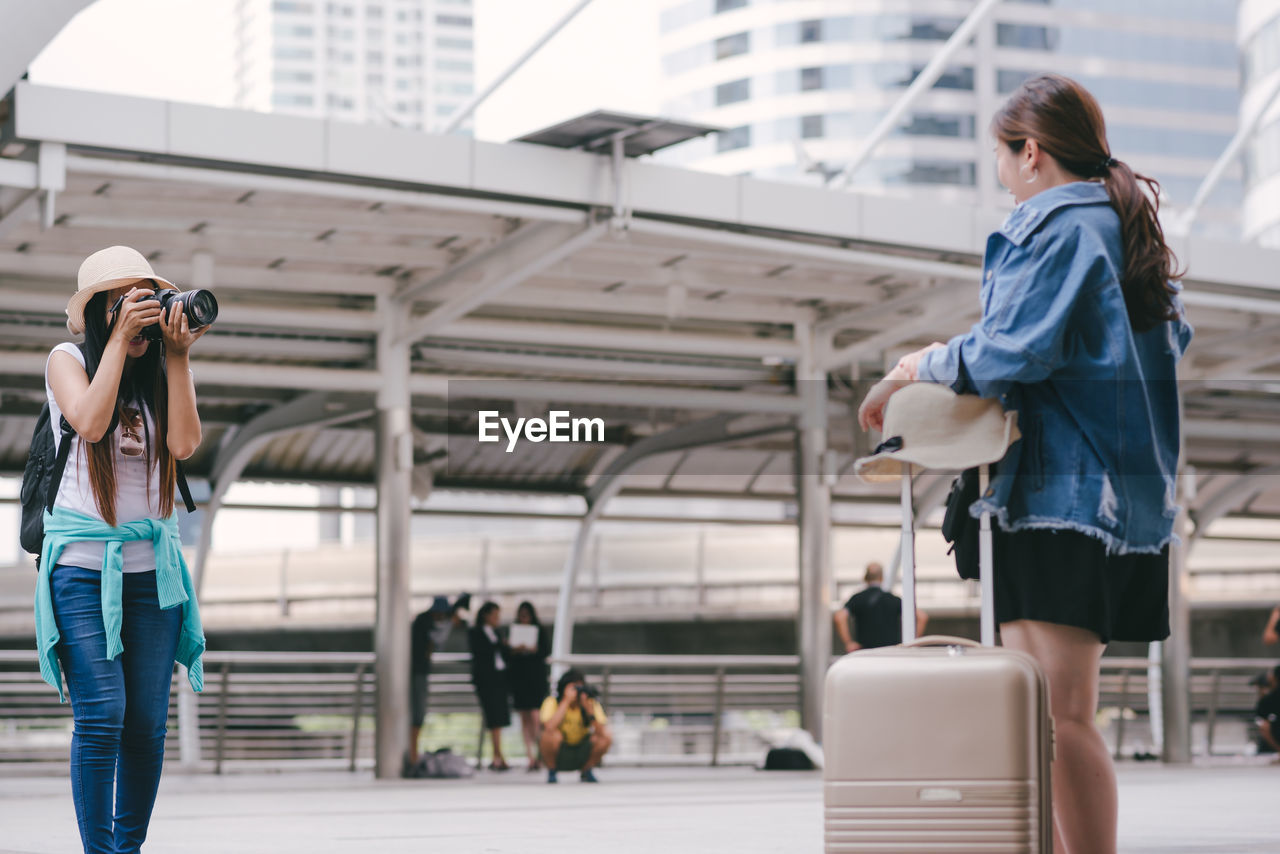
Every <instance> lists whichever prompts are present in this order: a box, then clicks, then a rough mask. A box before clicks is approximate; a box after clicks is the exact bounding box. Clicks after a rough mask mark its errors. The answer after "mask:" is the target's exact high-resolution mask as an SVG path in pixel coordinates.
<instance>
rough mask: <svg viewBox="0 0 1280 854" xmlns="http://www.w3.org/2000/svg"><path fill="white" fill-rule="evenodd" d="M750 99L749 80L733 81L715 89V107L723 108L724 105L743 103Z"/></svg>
mask: <svg viewBox="0 0 1280 854" xmlns="http://www.w3.org/2000/svg"><path fill="white" fill-rule="evenodd" d="M750 97H751V80H750V79H749V78H745V77H744V78H743V79H741V80H734V81H733V82H731V83H721V84H720V85H719V86H717V87H716V106H717V107H723V106H724V105H725V104H736V103H738V102H739V101H745V100H747V99H748V98H750Z"/></svg>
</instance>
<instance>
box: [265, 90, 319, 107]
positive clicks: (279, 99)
mask: <svg viewBox="0 0 1280 854" xmlns="http://www.w3.org/2000/svg"><path fill="white" fill-rule="evenodd" d="M271 103H272V104H274V105H275V106H277V107H314V106H315V103H316V102H315V98H313V97H312V96H310V95H297V94H294V93H292V92H276V93H275V94H274V95H272V96H271Z"/></svg>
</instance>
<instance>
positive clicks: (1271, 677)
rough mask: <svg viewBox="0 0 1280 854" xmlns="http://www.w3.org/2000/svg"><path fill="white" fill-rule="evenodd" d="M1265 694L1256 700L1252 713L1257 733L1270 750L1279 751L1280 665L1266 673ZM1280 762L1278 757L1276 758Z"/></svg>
mask: <svg viewBox="0 0 1280 854" xmlns="http://www.w3.org/2000/svg"><path fill="white" fill-rule="evenodd" d="M1263 687H1264V690H1265V692H1266V693H1265V694H1263V696H1262V698H1261V699H1259V700H1258V705H1257V707H1256V708H1255V709H1254V714H1255V715H1256V716H1257V719H1258V735H1259V736H1261V737H1262V741H1263V742H1264V743H1265V744H1267V745H1268V746H1269V747H1270V748H1271V749H1272V750H1274V751H1276V752H1277V753H1280V665H1277V666H1276V667H1274V668H1272V669H1271V671H1270V672H1269V673H1268V674H1267V681H1266V684H1265V686H1263ZM1276 761H1277V762H1280V759H1277V760H1276Z"/></svg>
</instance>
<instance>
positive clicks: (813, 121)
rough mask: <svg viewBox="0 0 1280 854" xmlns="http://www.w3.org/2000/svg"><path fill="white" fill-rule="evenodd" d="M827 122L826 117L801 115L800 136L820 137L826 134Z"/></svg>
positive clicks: (802, 137) (803, 137)
mask: <svg viewBox="0 0 1280 854" xmlns="http://www.w3.org/2000/svg"><path fill="white" fill-rule="evenodd" d="M826 129H827V123H826V121H825V117H824V116H821V115H816V116H801V117H800V138H801V139H819V138H821V137H823V136H826Z"/></svg>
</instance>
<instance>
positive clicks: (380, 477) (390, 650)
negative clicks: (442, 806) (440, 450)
mask: <svg viewBox="0 0 1280 854" xmlns="http://www.w3.org/2000/svg"><path fill="white" fill-rule="evenodd" d="M379 309H380V313H381V315H382V330H381V331H380V332H379V334H378V371H379V372H380V374H381V375H382V382H381V386H380V387H379V391H378V400H377V459H376V463H375V466H376V469H377V481H378V509H377V612H376V619H375V623H374V633H373V639H374V652H375V656H376V658H375V664H374V670H375V675H376V683H377V694H376V696H377V700H376V712H377V714H376V721H377V729H376V731H375V738H374V744H375V749H374V760H375V765H374V773H375V775H376V776H377V777H378V779H381V780H386V779H392V778H396V777H399V776H400V770H401V762H402V760H403V757H404V756H405V752H406V751H407V749H408V747H409V514H410V506H409V498H410V494H411V487H412V474H413V431H412V425H411V423H410V419H409V344H408V343H407V342H405V343H400V344H397V343H395V342H396V340H397V338H399V336H400V334H401V333H402V329H401V328H400V327H401V325H402V324H401V317H402V315H401V314H400V312H398V311H396V310H394V306H393V305H391V304H390V302H389V301H388V300H385V299H383V300H380V305H379Z"/></svg>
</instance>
